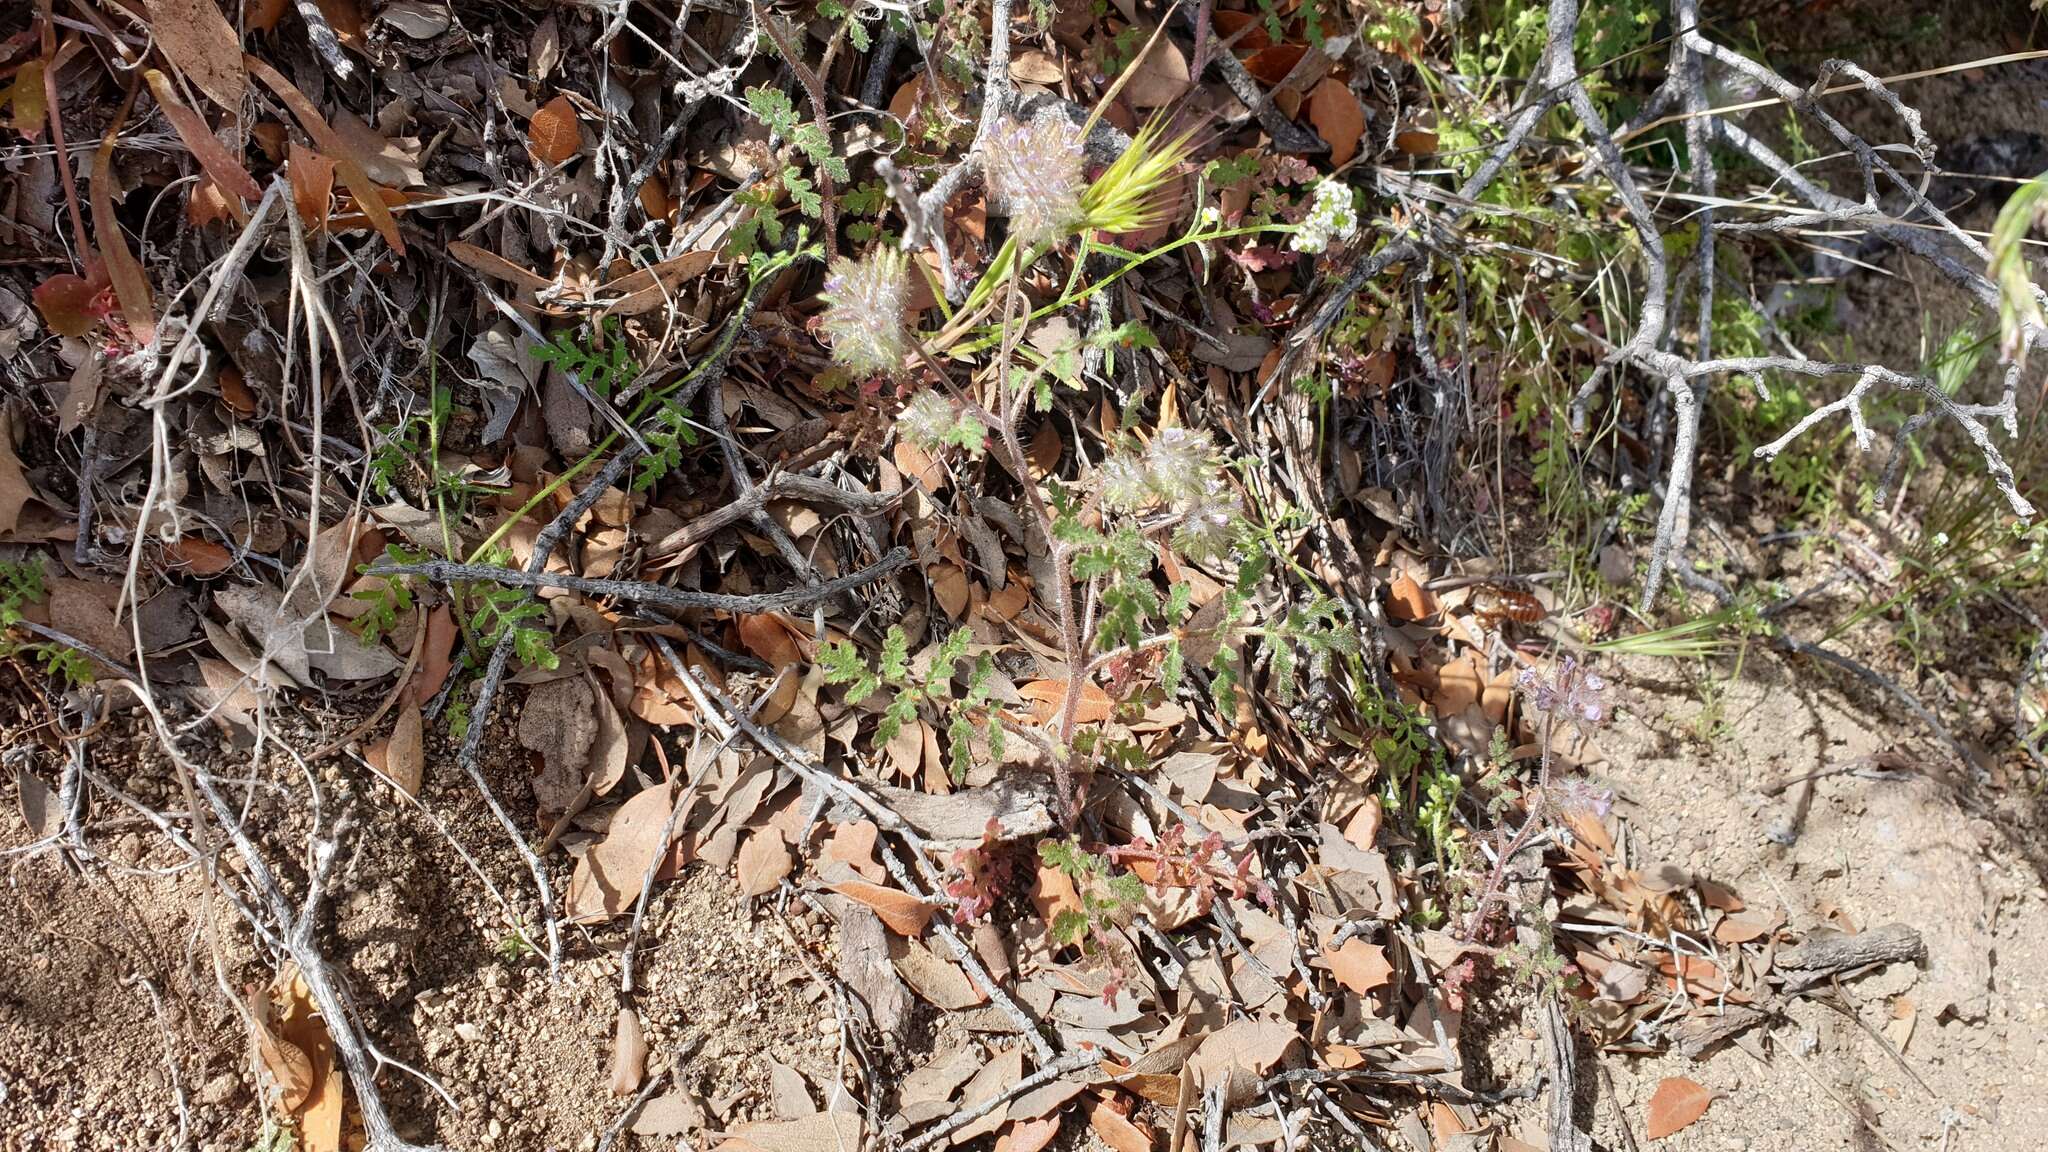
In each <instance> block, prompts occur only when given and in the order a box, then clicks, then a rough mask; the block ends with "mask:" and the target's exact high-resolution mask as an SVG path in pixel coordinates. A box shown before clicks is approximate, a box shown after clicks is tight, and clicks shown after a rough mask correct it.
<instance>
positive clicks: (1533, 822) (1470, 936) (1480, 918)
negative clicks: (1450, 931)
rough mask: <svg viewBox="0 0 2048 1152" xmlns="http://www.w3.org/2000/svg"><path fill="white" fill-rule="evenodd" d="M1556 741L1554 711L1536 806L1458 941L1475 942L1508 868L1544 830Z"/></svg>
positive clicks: (1548, 718)
mask: <svg viewBox="0 0 2048 1152" xmlns="http://www.w3.org/2000/svg"><path fill="white" fill-rule="evenodd" d="M1556 737H1557V712H1556V710H1555V709H1553V710H1551V711H1549V712H1546V713H1544V718H1543V757H1542V759H1541V760H1540V761H1539V762H1538V766H1537V769H1536V803H1535V804H1534V805H1532V806H1531V807H1530V809H1529V815H1528V817H1527V818H1526V819H1524V820H1523V821H1522V826H1521V827H1520V828H1518V829H1516V830H1515V834H1514V836H1513V838H1511V839H1510V840H1509V841H1508V843H1507V846H1506V847H1504V848H1502V849H1501V851H1500V858H1499V859H1497V860H1495V861H1494V862H1493V871H1492V872H1491V873H1490V874H1489V875H1488V876H1487V878H1486V887H1485V889H1484V890H1482V891H1481V892H1480V894H1479V903H1478V904H1477V905H1475V906H1474V907H1473V909H1472V915H1471V916H1470V917H1468V918H1467V919H1466V920H1465V927H1464V928H1463V929H1461V930H1460V931H1459V933H1458V938H1459V939H1461V940H1477V939H1478V938H1479V930H1480V928H1482V927H1484V926H1485V924H1486V909H1487V906H1488V905H1490V904H1492V903H1493V902H1494V901H1495V900H1498V899H1500V898H1501V885H1502V884H1503V883H1505V882H1506V880H1507V875H1508V865H1509V863H1510V862H1512V861H1513V860H1514V858H1515V857H1516V856H1519V855H1521V853H1522V850H1523V849H1524V848H1527V847H1528V846H1529V839H1530V837H1531V836H1533V835H1534V834H1535V833H1536V831H1537V830H1538V829H1540V828H1542V827H1543V826H1544V824H1545V823H1546V822H1547V818H1548V816H1549V814H1550V761H1551V750H1552V748H1553V747H1554V744H1553V741H1554V740H1555V739H1556Z"/></svg>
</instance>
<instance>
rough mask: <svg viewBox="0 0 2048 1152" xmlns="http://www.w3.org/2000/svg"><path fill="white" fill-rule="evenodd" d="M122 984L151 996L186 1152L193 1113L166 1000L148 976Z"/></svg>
mask: <svg viewBox="0 0 2048 1152" xmlns="http://www.w3.org/2000/svg"><path fill="white" fill-rule="evenodd" d="M121 982H122V983H123V984H137V985H140V986H141V987H142V990H143V991H144V992H146V993H148V994H149V1007H150V1011H151V1012H153V1013H154V1014H155V1016H156V1025H157V1029H158V1030H159V1031H161V1032H162V1033H163V1037H164V1069H165V1070H166V1071H167V1072H168V1073H169V1074H170V1078H171V1099H172V1100H173V1101H174V1102H175V1103H176V1104H177V1107H178V1143H177V1147H178V1149H179V1150H180V1152H184V1150H185V1149H189V1148H191V1147H192V1111H191V1109H190V1108H189V1107H187V1106H186V1104H185V1081H184V1078H183V1077H182V1076H180V1075H178V1047H177V1037H175V1036H174V1035H172V1033H171V1026H170V1023H169V1022H168V1021H166V1020H165V1019H164V999H163V997H162V996H160V995H158V993H157V990H156V985H154V984H152V983H150V982H149V978H148V977H146V976H142V975H139V974H130V975H129V976H127V977H126V978H124V979H123V980H122V981H121Z"/></svg>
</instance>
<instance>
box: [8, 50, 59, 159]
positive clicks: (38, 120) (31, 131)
mask: <svg viewBox="0 0 2048 1152" xmlns="http://www.w3.org/2000/svg"><path fill="white" fill-rule="evenodd" d="M6 102H7V104H8V106H9V107H11V108H12V109H13V111H14V115H13V118H12V119H13V125H14V130H15V131H16V132H19V133H21V134H22V135H23V136H25V137H27V138H28V139H29V141H30V142H31V143H33V142H34V141H36V140H38V139H40V138H41V137H42V134H43V121H44V120H46V119H48V118H49V114H50V108H49V101H48V100H46V99H45V98H44V97H43V62H42V61H41V60H30V61H29V62H28V63H26V64H23V65H22V66H21V68H20V69H19V70H17V71H16V72H15V73H14V84H13V86H12V87H10V88H9V89H8V90H7V96H6Z"/></svg>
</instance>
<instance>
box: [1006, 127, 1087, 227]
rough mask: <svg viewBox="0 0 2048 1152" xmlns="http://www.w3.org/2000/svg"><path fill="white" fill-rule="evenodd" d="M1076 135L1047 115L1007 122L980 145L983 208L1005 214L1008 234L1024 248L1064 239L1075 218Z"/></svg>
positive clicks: (1079, 187) (1080, 184)
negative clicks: (985, 188)
mask: <svg viewBox="0 0 2048 1152" xmlns="http://www.w3.org/2000/svg"><path fill="white" fill-rule="evenodd" d="M1081 159H1082V152H1081V137H1080V134H1079V133H1078V132H1076V131H1075V130H1074V129H1073V128H1072V127H1071V126H1069V125H1067V124H1065V123H1063V122H1061V121H1059V120H1056V119H1051V118H1041V119H1038V120H1032V121H1011V122H1009V123H1007V124H1005V125H1003V126H1002V127H1000V128H997V129H995V130H994V131H993V132H992V133H991V134H990V137H989V139H988V140H987V141H986V142H985V143H984V144H983V145H982V170H983V172H984V173H986V174H987V176H988V190H989V197H990V201H991V203H990V205H989V210H990V211H992V212H995V213H997V214H998V215H1005V216H1008V217H1009V218H1010V234H1011V235H1013V236H1015V237H1016V238H1017V242H1018V243H1019V244H1022V245H1024V246H1026V247H1035V246H1037V245H1039V244H1052V243H1057V242H1059V241H1060V240H1063V239H1065V238H1066V236H1067V234H1068V232H1070V231H1071V230H1072V229H1073V227H1074V225H1075V224H1076V223H1078V222H1079V221H1080V219H1081V193H1082V192H1083V191H1084V190H1085V189H1086V187H1087V180H1086V178H1085V174H1084V173H1083V172H1082V170H1081Z"/></svg>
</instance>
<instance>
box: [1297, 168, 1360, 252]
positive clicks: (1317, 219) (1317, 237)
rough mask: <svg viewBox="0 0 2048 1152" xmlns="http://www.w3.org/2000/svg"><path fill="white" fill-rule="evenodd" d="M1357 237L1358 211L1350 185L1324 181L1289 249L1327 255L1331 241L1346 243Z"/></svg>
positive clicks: (1336, 181)
mask: <svg viewBox="0 0 2048 1152" xmlns="http://www.w3.org/2000/svg"><path fill="white" fill-rule="evenodd" d="M1357 234H1358V209H1357V207H1356V206H1355V205H1353V204H1352V202H1351V185H1349V184H1345V183H1343V182H1342V181H1338V180H1324V181H1322V182H1320V183H1318V184H1317V185H1316V192H1315V201H1314V202H1313V203H1312V204H1310V205H1309V209H1308V215H1307V216H1305V217H1303V218H1302V221H1301V231H1299V232H1296V233H1295V234H1294V240H1293V242H1292V243H1291V244H1290V245H1289V247H1291V248H1293V249H1294V250H1295V251H1296V252H1318V253H1320V252H1326V251H1328V250H1329V247H1330V241H1331V239H1332V238H1335V239H1338V240H1349V239H1351V238H1352V237H1353V236H1355V235H1357Z"/></svg>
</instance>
